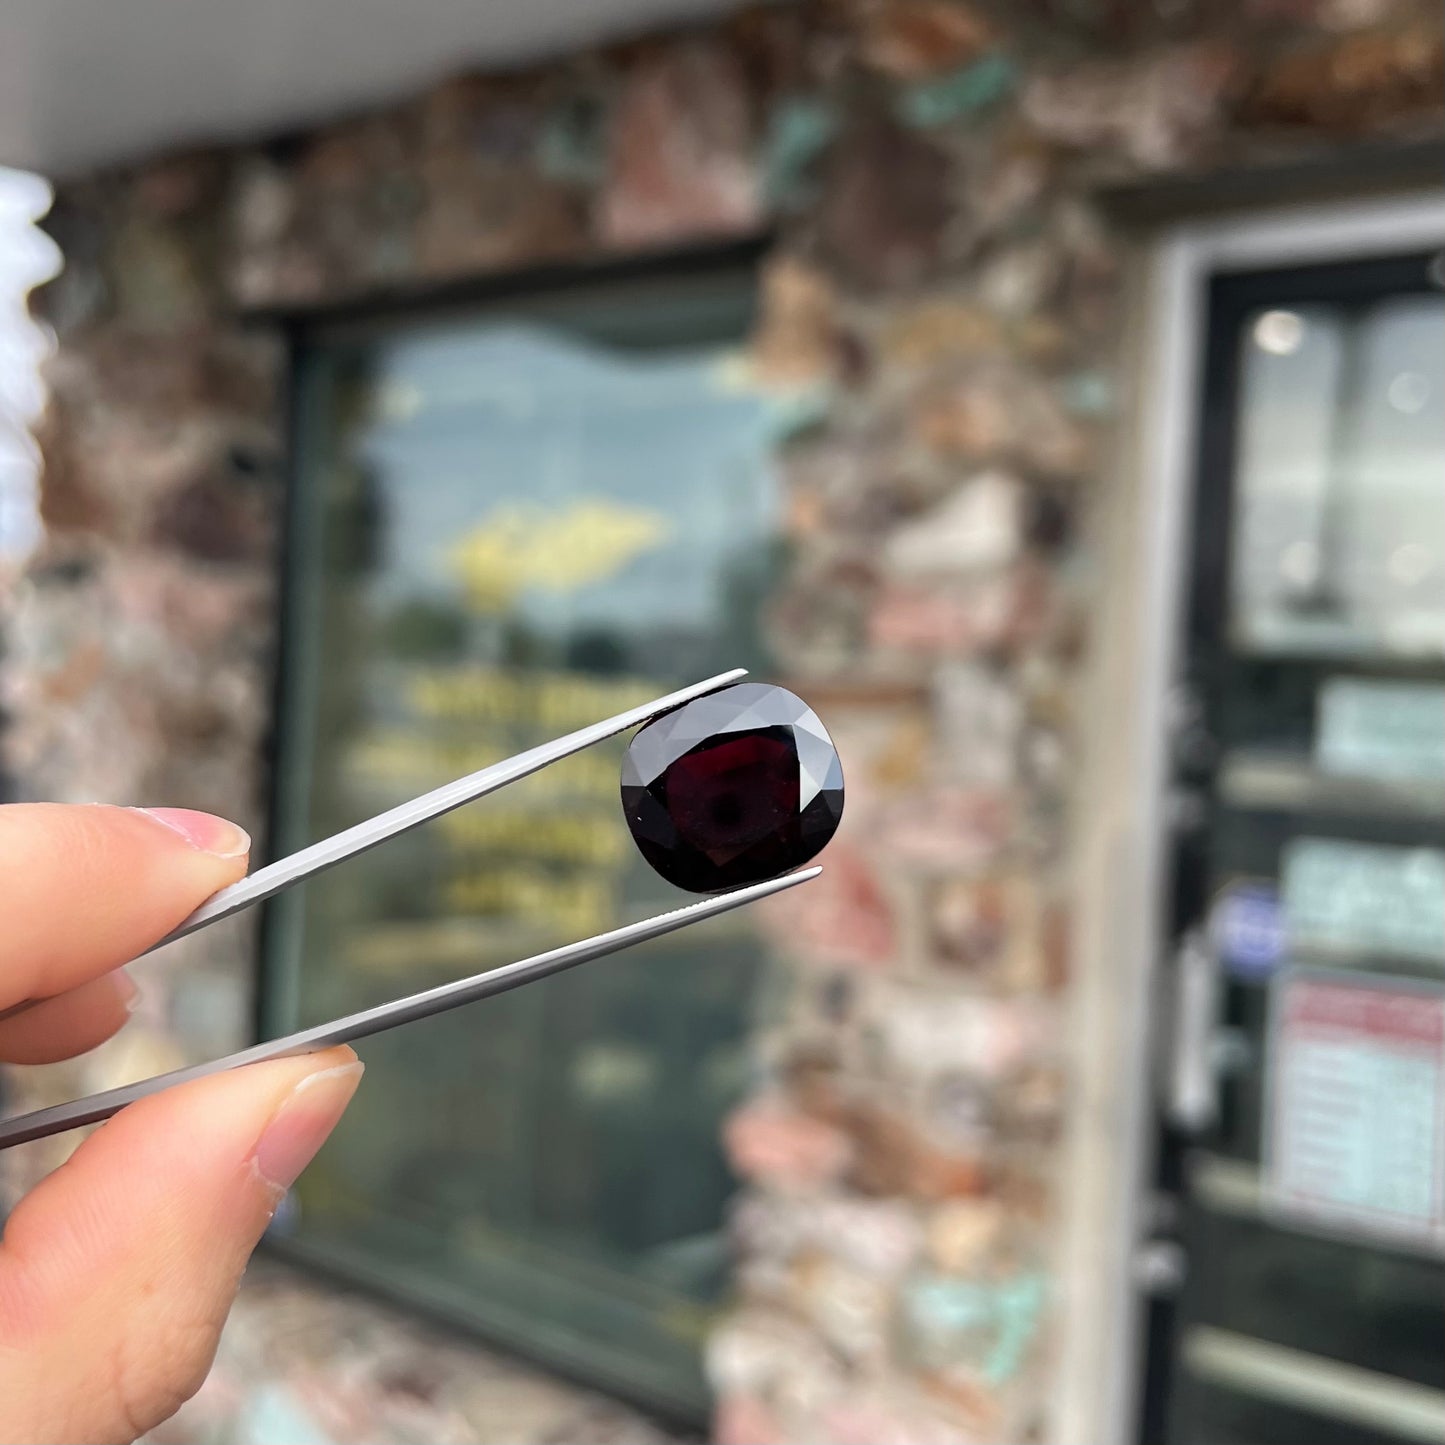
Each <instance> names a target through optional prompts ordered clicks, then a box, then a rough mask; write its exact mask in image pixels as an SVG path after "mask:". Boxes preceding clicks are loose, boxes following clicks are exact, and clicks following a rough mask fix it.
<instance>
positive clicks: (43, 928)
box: [0, 803, 362, 1445]
mask: <svg viewBox="0 0 1445 1445" xmlns="http://www.w3.org/2000/svg"><path fill="white" fill-rule="evenodd" d="M249 848H250V842H249V839H247V837H246V835H245V833H244V832H243V831H242V830H241V829H240V828H238V827H237V826H236V825H235V824H234V823H229V822H227V821H225V820H224V819H221V818H216V817H212V816H211V815H209V814H206V813H195V812H190V811H188V810H178V809H151V810H145V811H142V810H138V809H130V808H112V807H103V806H93V805H63V804H49V803H38V804H28V803H12V804H6V805H4V806H0V1061H4V1062H7V1063H13V1064H37V1063H45V1062H49V1061H52V1060H55V1059H65V1058H71V1057H73V1056H75V1055H76V1054H80V1053H84V1052H85V1051H86V1050H87V1049H91V1048H94V1047H95V1046H96V1045H97V1044H99V1043H101V1042H103V1041H104V1040H105V1039H107V1038H109V1037H110V1036H111V1035H112V1034H113V1033H115V1032H116V1031H117V1030H118V1029H120V1028H121V1027H122V1026H123V1025H124V1024H125V1022H126V1020H127V1018H128V1017H129V1016H130V1012H131V1009H132V1008H133V1006H134V1004H135V1001H136V997H137V995H136V988H135V985H134V984H133V983H132V982H131V981H130V979H129V978H128V977H127V975H126V974H125V973H124V972H123V971H122V969H121V965H122V964H124V963H125V962H127V960H129V959H132V958H134V957H135V956H136V955H137V954H139V953H141V952H143V951H144V950H145V949H146V948H147V947H148V946H149V945H150V944H152V943H154V942H155V941H156V940H157V939H159V938H161V937H163V936H164V935H165V934H166V933H168V932H169V931H170V930H171V929H172V928H173V927H174V926H175V925H176V924H177V923H179V922H180V920H181V919H182V918H184V917H185V916H186V915H187V914H188V913H190V912H191V910H192V909H194V908H195V907H196V906H197V905H198V904H199V903H200V902H201V901H202V900H203V899H205V898H206V897H208V896H209V895H210V894H211V893H214V892H215V891H216V889H218V888H221V887H224V886H225V885H226V884H227V883H233V882H235V880H236V879H237V878H239V877H241V876H242V875H243V874H244V873H245V871H246V862H247V856H248V853H249ZM361 1067H362V1066H361V1064H360V1063H359V1062H358V1061H357V1059H356V1055H355V1054H354V1053H353V1052H352V1051H351V1050H350V1049H348V1048H336V1049H329V1050H327V1051H326V1052H324V1053H318V1054H311V1055H308V1056H306V1057H304V1058H295V1059H277V1060H274V1061H272V1062H269V1063H264V1064H253V1065H251V1066H250V1067H248V1068H244V1069H235V1070H232V1071H230V1072H228V1073H224V1074H218V1075H215V1076H213V1077H211V1078H207V1079H198V1080H196V1081H195V1082H194V1083H190V1084H183V1085H181V1086H179V1087H177V1088H174V1089H168V1090H166V1091H165V1092H164V1093H160V1094H156V1095H154V1096H152V1097H151V1098H147V1099H143V1100H141V1101H140V1102H138V1103H135V1104H132V1105H131V1106H130V1107H129V1108H128V1109H124V1110H122V1111H121V1112H120V1113H119V1114H117V1115H116V1116H115V1117H114V1118H113V1119H111V1120H110V1121H109V1122H108V1123H106V1124H104V1125H102V1126H101V1127H100V1128H99V1129H97V1130H96V1131H95V1132H94V1133H92V1134H91V1135H90V1137H89V1138H87V1139H86V1140H85V1141H84V1143H82V1144H81V1145H80V1147H79V1148H78V1149H77V1150H76V1151H75V1153H74V1155H73V1156H72V1157H71V1158H70V1160H69V1161H68V1162H67V1163H66V1164H64V1165H63V1166H62V1167H61V1168H59V1169H57V1170H56V1171H55V1172H54V1173H53V1174H51V1175H49V1176H48V1177H47V1178H46V1179H44V1180H43V1181H42V1182H41V1183H40V1184H39V1185H38V1186H37V1187H36V1188H35V1189H33V1190H32V1191H31V1192H30V1193H29V1194H28V1195H26V1197H25V1198H24V1199H23V1200H21V1202H20V1203H19V1205H18V1206H17V1207H16V1208H15V1210H14V1211H13V1212H12V1213H11V1215H10V1217H9V1219H8V1220H7V1221H6V1224H5V1232H4V1238H3V1241H0V1441H25V1442H27V1445H45V1442H67V1445H80V1442H87V1441H129V1440H133V1439H134V1438H135V1437H136V1436H138V1435H141V1434H144V1433H145V1432H146V1431H147V1430H149V1429H151V1428H152V1427H153V1426H155V1425H157V1424H158V1423H159V1422H160V1421H162V1420H164V1419H165V1418H166V1417H167V1416H168V1415H170V1414H172V1413H173V1412H174V1411H175V1410H176V1409H177V1408H178V1407H179V1406H180V1405H181V1403H182V1402H183V1401H185V1400H186V1399H188V1398H189V1397H190V1396H191V1395H192V1394H193V1393H194V1392H195V1391H196V1389H198V1388H199V1386H200V1384H201V1381H202V1380H204V1379H205V1376H206V1372H207V1370H209V1368H210V1365H211V1361H212V1359H213V1358H214V1355H215V1351H216V1344H217V1341H218V1340H219V1338H220V1331H221V1326H222V1324H223V1323H224V1321H225V1318H226V1313H227V1311H228V1310H229V1308H230V1305H231V1300H232V1298H233V1296H234V1295H235V1291H236V1286H237V1284H238V1282H239V1280H240V1277H241V1274H242V1272H243V1271H244V1269H245V1267H246V1261H247V1259H248V1258H249V1257H250V1254H251V1251H252V1249H253V1248H254V1247H255V1245H256V1242H257V1240H258V1239H259V1238H260V1236H261V1233H262V1231H263V1230H264V1229H265V1227H266V1224H267V1223H268V1221H269V1220H270V1218H271V1215H272V1213H273V1212H274V1210H275V1208H276V1205H277V1203H278V1202H279V1200H280V1199H281V1197H282V1195H283V1194H284V1193H285V1191H286V1189H287V1188H289V1186H290V1185H291V1183H292V1182H293V1181H294V1180H295V1178H296V1176H297V1175H298V1174H299V1173H300V1172H301V1170H302V1169H304V1168H305V1166H306V1165H307V1164H308V1163H309V1162H310V1160H311V1158H312V1156H313V1155H314V1154H315V1153H316V1151H317V1150H318V1149H319V1148H320V1147H321V1145H322V1143H323V1142H324V1141H325V1139H326V1137H327V1135H328V1134H330V1132H331V1130H332V1128H333V1127H334V1126H335V1124H336V1122H337V1120H338V1119H340V1117H341V1114H342V1112H343V1110H344V1109H345V1108H346V1105H347V1103H348V1102H349V1101H350V1099H351V1096H352V1094H353V1093H354V1092H355V1089H356V1086H357V1083H358V1082H359V1081H360V1078H361Z"/></svg>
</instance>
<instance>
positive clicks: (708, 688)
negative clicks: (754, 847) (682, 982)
mask: <svg viewBox="0 0 1445 1445" xmlns="http://www.w3.org/2000/svg"><path fill="white" fill-rule="evenodd" d="M746 676H747V671H746V669H744V668H734V669H733V670H732V671H730V672H723V673H719V674H718V675H717V676H716V677H710V678H708V679H707V680H706V681H705V682H699V683H694V684H693V685H692V686H691V687H685V688H682V689H681V690H680V691H678V692H672V693H668V694H667V696H665V697H659V698H655V699H654V700H653V701H652V702H645V703H642V704H640V705H639V706H637V707H634V708H629V709H628V710H627V711H626V712H620V713H618V714H617V715H616V716H615V717H610V718H607V719H606V720H605V721H603V722H599V723H593V724H591V726H589V727H585V728H580V729H579V730H578V731H577V732H573V733H568V734H567V735H566V736H565V737H561V738H557V739H556V740H554V741H553V742H548V743H542V744H540V745H539V746H537V747H534V748H529V749H527V751H526V752H522V753H518V754H517V755H516V756H515V757H512V758H505V759H503V761H501V762H499V763H493V764H492V765H491V766H490V767H486V768H483V769H481V771H479V772H475V773H470V774H468V775H467V776H466V777H464V778H458V779H457V780H456V781H455V782H451V783H446V784H444V785H443V786H442V787H440V788H437V789H435V790H434V791H432V792H430V793H424V794H422V796H421V797H419V798H412V799H411V800H410V801H408V802H405V803H401V804H398V806H396V807H395V808H390V809H388V810H387V811H386V812H384V813H378V814H377V815H376V817H374V818H368V819H367V820H366V821H365V822H364V823H358V824H356V825H355V827H352V828H347V829H344V830H343V831H342V832H340V833H337V834H335V835H334V836H333V837H330V838H324V839H322V841H321V842H319V843H313V844H311V846H310V847H307V848H303V849H301V850H300V852H298V853H293V854H291V856H290V857H289V858H280V859H278V860H277V861H276V862H274V863H270V864H267V866H266V867H264V868H260V869H258V870H257V871H256V872H255V873H252V874H250V875H249V876H248V877H246V878H243V879H242V880H241V881H240V882H239V883H233V884H231V886H230V887H229V888H222V889H221V890H220V891H219V892H217V893H214V894H212V895H211V897H210V898H208V899H207V900H206V902H204V903H203V904H201V906H200V907H199V908H197V909H196V911H195V912H194V913H192V914H191V915H190V916H189V917H188V918H186V919H184V920H183V921H182V922H181V923H180V924H179V925H178V926H177V927H176V928H174V929H172V930H171V932H170V933H168V934H167V935H166V936H165V937H164V938H162V939H161V940H160V941H159V942H158V943H155V944H153V945H152V946H151V947H150V948H148V949H147V950H146V953H153V952H154V951H155V950H156V949H157V948H163V947H165V945H166V944H168V943H173V942H174V941H175V940H176V939H178V938H184V937H185V936H186V935H187V934H189V933H194V932H196V930H197V929H199V928H205V927H206V926H207V925H208V924H212V923H217V922H219V921H220V920H221V919H223V918H229V917H230V916H231V915H232V914H233V913H239V912H240V910H241V909H243V908H249V907H250V906H251V905H252V904H253V903H260V902H261V901H262V900H264V899H267V898H274V897H275V895H276V894H278V893H280V892H282V891H283V890H284V889H287V888H290V887H292V886H293V885H294V884H297V883H300V882H303V881H304V880H305V879H307V878H312V877H314V876H315V875H316V874H318V873H320V872H322V871H324V870H325V869H327V868H331V867H334V866H335V865H336V864H337V863H341V862H343V861H344V860H345V859H347V858H354V857H356V855H357V854H358V853H364V852H366V851H367V849H369V848H374V847H376V845H377V844H378V843H384V842H386V840H387V839H388V838H395V837H396V836H397V835H398V834H399V833H406V832H409V831H410V830H411V829H412V828H417V827H420V826H421V824H423V823H427V822H430V821H431V820H432V819H433V818H439V817H441V816H442V814H443V813H449V812H451V811H452V809H454V808H460V807H461V806H462V805H463V804H464V803H470V802H472V801H473V800H474V799H477V798H481V797H485V796H486V795H487V794H488V793H495V792H496V791H497V790H498V789H499V788H504V787H506V786H507V784H508V783H514V782H516V781H517V780H518V779H520V778H525V777H527V776H528V775H529V774H531V773H535V772H538V771H540V770H541V769H542V768H545V767H547V766H548V765H549V764H551V763H555V762H558V761H559V760H560V759H562V758H565V757H570V756H571V755H572V754H573V753H578V752H581V751H583V749H585V748H590V747H592V746H593V745H594V744H595V743H600V742H602V741H603V740H604V739H606V738H610V737H615V736H616V735H617V734H618V733H622V732H626V731H627V729H628V728H632V727H636V726H637V725H638V724H639V723H645V722H648V721H650V720H651V719H652V718H654V717H657V716H658V715H659V714H661V713H664V712H668V711H670V710H671V709H673V708H675V707H681V706H682V704H683V703H685V702H691V701H692V700H693V699H694V698H698V697H703V696H705V695H706V694H707V693H710V692H716V691H717V690H718V689H719V688H723V687H729V686H731V685H732V684H733V683H735V682H737V681H738V679H739V678H742V677H746ZM822 871H823V870H822V869H821V868H804V869H800V870H799V871H797V872H795V873H785V874H783V875H782V876H781V877H778V878H770V879H767V880H766V881H764V882H762V883H751V884H748V885H747V886H746V887H744V888H734V889H731V890H730V891H728V892H726V893H717V894H713V895H711V896H710V897H707V898H704V899H702V900H701V901H700V902H698V903H690V904H688V905H687V906H686V907H683V908H678V909H674V910H673V911H672V912H670V913H662V914H658V915H657V916H656V917H653V918H644V919H641V920H639V921H638V922H636V923H629V924H626V925H625V926H624V927H622V928H614V929H612V930H611V931H610V932H608V933H599V934H597V935H596V936H595V937H593V938H584V939H582V940H581V941H580V942H577V943H567V944H563V945H562V946H561V947H560V948H553V949H550V950H549V951H548V952H546V953H538V954H535V955H533V956H532V957H531V958H524V959H521V960H520V961H518V962H517V963H508V964H504V965H502V966H501V967H499V968H494V969H491V970H489V971H488V972H486V973H479V974H474V975H472V976H471V977H470V978H463V979H458V980H457V981H456V982H454V983H446V984H442V985H441V986H440V987H438V988H432V989H427V990H426V991H425V992H424V993H415V994H412V995H410V997H408V998H401V999H396V1000H394V1001H393V1002H392V1003H386V1004H381V1005H379V1006H378V1007H376V1008H370V1009H364V1010H363V1011H362V1012H361V1013H355V1014H350V1015H348V1016H347V1017H346V1018H341V1019H335V1020H333V1021H332V1022H331V1023H327V1024H318V1025H317V1026H316V1027H314V1028H309V1029H302V1030H301V1032H300V1033H294V1034H287V1035H286V1036H285V1037H284V1038H279V1039H271V1040H269V1041H268V1042H266V1043H262V1044H256V1045H255V1046H254V1047H252V1048H249V1049H242V1050H241V1052H240V1053H236V1054H228V1055H227V1056H226V1057H225V1058H221V1059H214V1060H212V1061H211V1062H210V1063H206V1064H195V1065H192V1066H191V1067H189V1068H184V1069H174V1070H172V1071H171V1072H170V1073H167V1074H157V1075H156V1076H155V1077H154V1078H151V1079H142V1080H141V1081H140V1082H138V1083H135V1084H126V1085H125V1086H124V1087H122V1088H119V1089H109V1090H107V1091H106V1092H105V1093H101V1094H91V1095H88V1096H87V1097H86V1098H83V1099H74V1100H72V1101H71V1102H70V1103H68V1104H56V1105H54V1106H52V1107H51V1108H48V1109H38V1110H36V1111H35V1112H34V1113H30V1114H21V1115H18V1116H17V1117H15V1118H13V1119H6V1120H3V1121H0V1149H8V1148H10V1147H11V1145H14V1144H25V1143H28V1142H29V1141H30V1140H32V1139H44V1138H46V1137H48V1136H49V1135H51V1134H63V1133H64V1132H65V1131H66V1130H68V1129H79V1128H81V1127H83V1126H84V1125H87V1124H98V1123H100V1122H101V1120H103V1119H109V1118H110V1117H111V1115H112V1114H116V1113H119V1112H120V1110H122V1109H124V1108H125V1107H126V1105H127V1104H133V1103H134V1102H135V1101H136V1100H137V1099H143V1098H145V1097H146V1096H147V1095H148V1094H155V1093H159V1092H160V1091H161V1090H162V1089H168V1088H170V1087H171V1086H172V1085H173V1084H184V1083H188V1082H190V1080H192V1079H203V1078H206V1077H207V1076H208V1075H210V1074H219V1073H224V1072H225V1071H226V1070H228V1069H238V1068H241V1067H243V1066H244V1065H246V1064H258V1063H261V1062H262V1061H263V1060H265V1059H284V1058H292V1057H294V1056H296V1055H298V1054H310V1053H315V1052H317V1051H318V1050H320V1049H326V1048H330V1047H331V1046H332V1045H334V1044H344V1043H350V1042H351V1040H353V1039H361V1038H365V1037H366V1036H367V1035H368V1034H375V1033H380V1032H381V1031H382V1030H383V1029H390V1028H395V1027H396V1026H397V1025H398V1024H406V1023H412V1022H414V1021H415V1020H417V1019H424V1018H429V1017H430V1016H431V1015H432V1014H438V1013H444V1012H446V1010H447V1009H453V1008H458V1007H460V1006H461V1005H462V1004H468V1003H475V1002H476V1001H477V1000H478V999H484V998H492V997H494V996H495V995H496V994H499V993H507V992H508V991H509V990H511V989H514V988H521V987H522V986H523V985H524V984H528V983H532V982H533V981H534V980H536V979H539V978H546V977H548V976H549V975H550V974H554V973H561V972H562V970H563V969H568V968H575V967H576V966H577V965H578V964H579V963H589V962H591V961H592V960H593V959H594V958H602V957H604V956H605V955H607V954H609V953H617V952H618V951H619V950H621V949H624V948H631V947H632V945H633V944H635V943H643V942H645V941H646V940H648V939H651V938H660V937H662V935H663V934H665V933H674V932H676V931H677V930H678V929H679V928H687V927H689V926H690V925H691V924H694V923H701V922H702V921H703V920H704V919H705V918H715V917H716V916H717V915H718V914H720V913H727V912H729V911H730V910H731V909H734V908H741V907H742V906H743V905H744V904H746V903H752V902H754V901H755V900H757V899H759V898H766V897H768V895H769V894H772V893H780V892H782V891H783V889H785V888H793V887H795V886H796V885H797V884H799V883H806V882H807V881H808V880H809V879H810V878H816V877H817V876H818V874H819V873H821V872H822ZM142 957H144V955H142Z"/></svg>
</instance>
